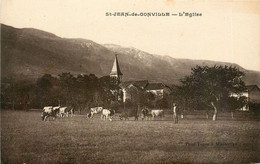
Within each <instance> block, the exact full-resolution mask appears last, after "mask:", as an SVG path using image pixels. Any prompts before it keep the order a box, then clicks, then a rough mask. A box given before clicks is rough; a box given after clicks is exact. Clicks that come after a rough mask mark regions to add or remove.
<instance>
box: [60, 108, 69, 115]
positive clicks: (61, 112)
mask: <svg viewBox="0 0 260 164" xmlns="http://www.w3.org/2000/svg"><path fill="white" fill-rule="evenodd" d="M67 109H68V107H61V108H60V113H59V116H60V117H64V116H65V115H66V116H67V117H68V115H69V114H68V111H67Z"/></svg>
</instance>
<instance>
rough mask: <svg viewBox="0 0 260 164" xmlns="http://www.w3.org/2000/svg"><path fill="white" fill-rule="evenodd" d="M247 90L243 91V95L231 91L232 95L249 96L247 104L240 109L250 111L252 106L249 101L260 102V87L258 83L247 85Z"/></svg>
mask: <svg viewBox="0 0 260 164" xmlns="http://www.w3.org/2000/svg"><path fill="white" fill-rule="evenodd" d="M246 88H247V90H246V91H245V92H243V93H242V94H241V95H237V94H235V93H231V96H234V97H238V96H245V97H246V98H247V102H248V103H247V105H245V106H244V107H242V108H241V109H240V110H242V111H249V110H250V109H249V108H250V106H249V103H260V88H259V87H258V86H257V85H247V86H246Z"/></svg>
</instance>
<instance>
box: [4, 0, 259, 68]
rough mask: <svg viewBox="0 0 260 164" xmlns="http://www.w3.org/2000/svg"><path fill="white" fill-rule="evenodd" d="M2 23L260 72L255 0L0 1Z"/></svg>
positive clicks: (257, 3)
mask: <svg viewBox="0 0 260 164" xmlns="http://www.w3.org/2000/svg"><path fill="white" fill-rule="evenodd" d="M109 12H111V13H114V12H130V13H132V12H136V13H141V12H146V13H147V12H169V13H171V14H172V13H173V14H178V15H179V13H183V12H189V13H193V12H196V13H201V14H202V16H197V17H187V16H168V17H160V16H157V17H145V16H143V17H140V16H139V17H138V16H136V17H133V16H132V17H118V16H106V13H109ZM1 23H3V24H6V25H10V26H13V27H16V28H24V27H29V28H36V29H40V30H44V31H48V32H51V33H54V34H56V35H57V36H60V37H64V38H84V39H89V40H93V41H94V42H97V43H100V44H118V45H121V46H125V47H134V48H137V49H140V50H143V51H146V52H149V53H151V54H157V55H168V56H171V57H173V58H186V59H203V60H214V61H224V62H231V63H236V64H239V65H240V66H242V67H244V68H246V69H250V70H257V71H260V1H257V0H251V1H234V0H233V1H232V0H229V1H225V0H221V1H209V0H184V1H175V0H98V1H97V0H2V1H1Z"/></svg>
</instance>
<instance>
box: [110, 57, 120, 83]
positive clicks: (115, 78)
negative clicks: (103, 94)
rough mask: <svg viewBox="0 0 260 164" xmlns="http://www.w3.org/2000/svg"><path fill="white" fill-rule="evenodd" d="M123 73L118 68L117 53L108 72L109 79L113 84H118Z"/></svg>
mask: <svg viewBox="0 0 260 164" xmlns="http://www.w3.org/2000/svg"><path fill="white" fill-rule="evenodd" d="M122 77H123V74H122V72H121V70H120V67H119V63H118V59H117V55H115V60H114V64H113V67H112V70H111V73H110V81H111V83H112V84H114V85H119V84H120V82H121V80H122Z"/></svg>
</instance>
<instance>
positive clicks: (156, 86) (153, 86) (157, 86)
mask: <svg viewBox="0 0 260 164" xmlns="http://www.w3.org/2000/svg"><path fill="white" fill-rule="evenodd" d="M165 87H166V86H165V85H164V84H163V83H149V84H148V86H147V87H146V88H145V89H146V90H157V89H164V88H165Z"/></svg>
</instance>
